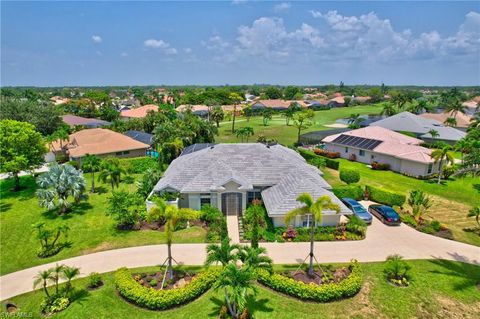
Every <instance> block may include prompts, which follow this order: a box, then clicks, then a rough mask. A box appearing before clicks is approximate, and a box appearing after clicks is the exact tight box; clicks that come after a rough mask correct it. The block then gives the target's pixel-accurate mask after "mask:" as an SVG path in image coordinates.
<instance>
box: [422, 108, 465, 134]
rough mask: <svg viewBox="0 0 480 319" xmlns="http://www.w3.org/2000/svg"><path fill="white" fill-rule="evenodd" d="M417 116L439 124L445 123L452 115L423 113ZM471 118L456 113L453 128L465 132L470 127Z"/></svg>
mask: <svg viewBox="0 0 480 319" xmlns="http://www.w3.org/2000/svg"><path fill="white" fill-rule="evenodd" d="M419 116H420V117H423V118H426V119H430V120H435V121H438V122H440V123H445V121H446V120H447V119H448V118H450V117H453V115H452V114H451V113H445V112H442V113H423V114H420V115H419ZM471 118H472V117H471V116H469V115H466V114H463V113H458V114H457V115H456V116H455V120H456V121H457V125H456V126H455V127H456V128H458V129H460V130H466V129H467V127H468V126H469V125H470V120H471Z"/></svg>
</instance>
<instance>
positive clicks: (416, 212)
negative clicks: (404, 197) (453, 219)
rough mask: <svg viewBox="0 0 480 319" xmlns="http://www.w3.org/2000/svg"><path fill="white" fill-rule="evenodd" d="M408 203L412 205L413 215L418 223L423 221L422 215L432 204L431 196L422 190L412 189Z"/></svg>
mask: <svg viewBox="0 0 480 319" xmlns="http://www.w3.org/2000/svg"><path fill="white" fill-rule="evenodd" d="M408 205H410V207H412V216H413V218H414V219H415V221H416V222H417V223H419V222H420V221H421V219H422V216H423V214H424V213H425V212H426V211H427V209H429V208H430V207H431V206H432V204H431V203H430V198H429V197H428V196H427V195H426V194H425V193H424V192H423V191H421V190H412V191H410V196H409V197H408Z"/></svg>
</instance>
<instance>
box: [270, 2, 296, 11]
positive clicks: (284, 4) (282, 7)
mask: <svg viewBox="0 0 480 319" xmlns="http://www.w3.org/2000/svg"><path fill="white" fill-rule="evenodd" d="M291 7H292V5H291V4H290V3H288V2H282V3H279V4H276V5H275V6H273V11H275V12H282V11H287V10H288V9H290V8H291Z"/></svg>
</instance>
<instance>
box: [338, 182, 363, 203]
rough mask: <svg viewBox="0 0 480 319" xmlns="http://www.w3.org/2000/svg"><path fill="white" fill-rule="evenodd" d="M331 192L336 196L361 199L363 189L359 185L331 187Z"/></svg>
mask: <svg viewBox="0 0 480 319" xmlns="http://www.w3.org/2000/svg"><path fill="white" fill-rule="evenodd" d="M332 192H333V193H334V194H335V196H337V197H338V198H343V197H348V198H353V199H355V200H362V199H363V189H362V187H361V186H360V185H348V186H338V187H333V188H332Z"/></svg>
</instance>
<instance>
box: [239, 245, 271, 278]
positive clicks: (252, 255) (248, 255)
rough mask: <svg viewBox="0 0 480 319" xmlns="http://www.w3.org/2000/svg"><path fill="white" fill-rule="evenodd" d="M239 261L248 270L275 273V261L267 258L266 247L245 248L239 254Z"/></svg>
mask: <svg viewBox="0 0 480 319" xmlns="http://www.w3.org/2000/svg"><path fill="white" fill-rule="evenodd" d="M238 259H240V261H241V262H242V263H243V265H245V267H247V268H251V269H253V270H254V271H255V270H256V269H265V270H267V271H268V272H270V273H272V272H273V267H272V264H273V261H272V259H271V258H270V257H268V256H267V249H266V248H265V247H251V246H243V247H242V249H240V250H239V252H238Z"/></svg>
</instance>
